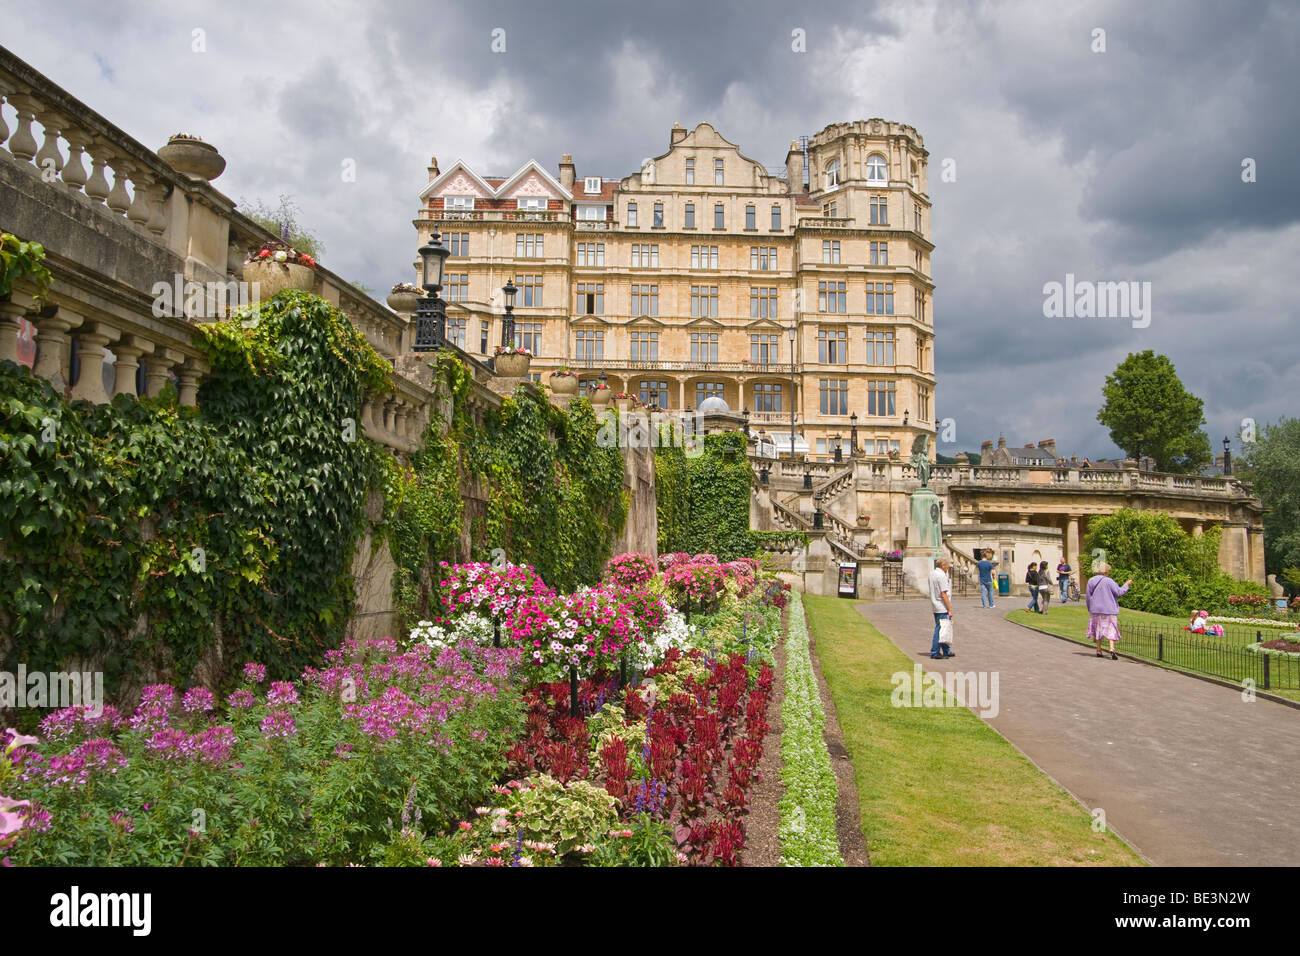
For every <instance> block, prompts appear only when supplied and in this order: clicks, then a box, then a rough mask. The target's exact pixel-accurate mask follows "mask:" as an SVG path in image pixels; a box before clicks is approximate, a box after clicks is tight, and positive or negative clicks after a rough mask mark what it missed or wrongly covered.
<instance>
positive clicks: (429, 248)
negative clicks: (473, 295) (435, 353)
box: [411, 229, 451, 352]
mask: <svg viewBox="0 0 1300 956" xmlns="http://www.w3.org/2000/svg"><path fill="white" fill-rule="evenodd" d="M450 254H451V251H450V250H449V249H448V248H447V247H446V246H444V245H443V244H442V236H440V235H439V234H438V231H437V230H436V229H435V230H434V232H433V235H432V236H430V237H429V242H428V244H427V245H423V246H421V247H420V284H421V285H422V286H424V291H425V292H427V293H428V295H427V296H425V297H424V298H422V299H420V302H419V304H418V305H417V306H416V310H415V345H413V346H412V347H411V350H412V351H414V352H430V351H432V350H434V349H436V348H440V347H442V346H443V345H446V344H447V303H445V302H443V301H442V299H441V298H440V297H439V296H438V291H439V290H440V289H441V288H442V270H443V266H444V265H446V263H447V256H449V255H450Z"/></svg>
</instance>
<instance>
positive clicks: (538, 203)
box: [515, 196, 546, 212]
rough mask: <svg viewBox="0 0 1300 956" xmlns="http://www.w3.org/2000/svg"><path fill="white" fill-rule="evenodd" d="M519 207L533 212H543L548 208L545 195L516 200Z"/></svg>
mask: <svg viewBox="0 0 1300 956" xmlns="http://www.w3.org/2000/svg"><path fill="white" fill-rule="evenodd" d="M515 203H516V207H515V208H517V209H528V210H531V211H533V212H542V211H544V210H545V209H546V197H545V196H528V197H525V198H522V199H516V200H515Z"/></svg>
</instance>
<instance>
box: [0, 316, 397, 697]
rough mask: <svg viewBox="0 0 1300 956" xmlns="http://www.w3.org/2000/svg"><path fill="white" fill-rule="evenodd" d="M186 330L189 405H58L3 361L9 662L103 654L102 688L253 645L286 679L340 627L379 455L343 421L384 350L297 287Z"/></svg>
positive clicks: (186, 676)
mask: <svg viewBox="0 0 1300 956" xmlns="http://www.w3.org/2000/svg"><path fill="white" fill-rule="evenodd" d="M196 341H197V343H198V344H200V345H201V346H202V347H203V348H204V350H205V351H206V353H207V357H208V361H209V363H210V365H211V367H212V375H211V378H210V379H209V380H208V381H207V382H206V383H205V384H204V385H203V387H202V389H201V390H200V393H199V407H198V408H184V407H180V406H179V405H178V404H177V401H176V394H175V391H174V390H173V389H172V388H171V387H168V388H167V389H166V391H165V393H164V394H163V395H162V396H159V397H157V398H143V399H137V398H134V397H131V396H126V395H119V396H116V397H115V398H114V400H113V402H112V403H111V404H104V405H92V404H90V403H87V402H80V401H79V402H72V403H69V402H67V401H66V400H65V399H64V398H63V396H61V395H59V394H58V393H57V392H56V391H55V390H54V389H53V388H52V387H51V386H50V384H49V383H48V382H46V381H45V380H44V379H41V378H37V377H34V376H33V375H32V373H31V371H30V370H28V369H26V368H24V367H21V366H17V365H14V364H12V363H3V364H0V541H2V542H3V546H2V547H0V576H2V578H3V580H4V581H5V583H6V587H4V588H0V657H2V658H3V661H2V664H0V666H3V668H4V669H6V670H10V671H12V670H14V669H15V667H16V665H17V664H18V663H20V662H21V663H23V664H25V665H26V667H27V669H28V670H29V671H35V670H47V671H53V670H64V669H67V668H69V667H71V666H80V667H82V668H83V669H96V670H98V669H102V670H103V671H104V674H105V684H106V689H107V690H108V691H109V692H110V693H112V692H113V691H115V690H118V689H121V688H122V687H123V685H125V686H128V687H129V686H138V685H139V684H140V683H141V682H143V681H147V680H156V679H160V678H166V679H173V680H178V681H187V680H205V681H207V682H209V683H220V682H221V681H222V679H223V678H224V677H225V675H226V672H227V671H228V669H229V667H231V666H233V664H234V663H235V662H239V661H243V660H249V659H254V660H258V661H262V662H263V663H265V664H266V665H267V666H268V669H269V670H270V671H271V672H272V673H274V674H276V675H281V676H289V675H293V674H296V673H298V672H299V671H301V669H302V667H303V666H305V665H306V664H309V663H312V662H314V661H318V660H320V658H321V655H322V653H323V652H324V650H326V649H328V648H330V647H332V646H334V645H335V644H337V643H338V641H339V639H340V638H341V636H342V634H343V629H344V627H345V625H346V623H347V621H348V618H349V616H350V614H351V611H352V606H353V592H352V579H351V577H350V575H349V573H348V571H349V567H350V562H351V559H352V557H353V552H354V550H355V545H356V539H357V537H358V534H359V533H360V531H361V530H362V526H363V523H364V514H363V503H364V500H365V495H366V491H367V489H368V488H369V487H371V486H374V485H376V484H378V483H379V482H380V481H381V480H382V479H383V477H384V475H385V473H386V472H387V471H390V470H391V465H389V464H388V463H389V461H390V459H389V457H388V456H387V455H386V454H385V453H384V452H383V451H382V450H381V449H379V448H378V446H376V445H374V444H373V443H371V442H370V441H368V440H367V439H365V438H364V437H362V436H361V435H360V434H359V426H357V425H356V423H357V422H359V421H360V408H361V403H362V399H363V396H364V394H365V392H366V391H367V390H370V391H376V392H383V391H387V390H389V389H390V384H389V379H388V375H389V372H390V367H389V366H388V363H387V362H386V361H385V360H384V359H383V358H381V357H380V356H379V355H378V354H377V353H376V352H375V351H374V349H372V348H371V347H370V345H369V344H368V343H367V342H366V340H365V338H364V336H363V335H362V334H361V333H360V332H359V331H357V330H356V329H355V328H354V327H353V326H352V325H351V324H350V323H349V322H348V320H347V317H346V316H345V315H343V313H341V312H340V311H339V310H338V309H337V308H335V307H334V306H332V305H330V304H329V303H328V302H326V301H325V300H323V299H320V298H318V297H316V296H312V295H308V294H306V293H299V292H286V293H281V294H279V295H277V296H275V297H274V298H273V299H271V300H270V301H269V302H268V303H264V304H263V306H262V308H261V309H260V311H252V310H246V311H244V312H241V313H238V314H237V315H236V316H235V317H234V318H233V319H232V320H230V321H228V322H220V323H213V324H207V325H200V326H197V327H196ZM349 422H351V423H352V424H351V426H349V424H348V423H349Z"/></svg>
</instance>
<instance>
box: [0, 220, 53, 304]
mask: <svg viewBox="0 0 1300 956" xmlns="http://www.w3.org/2000/svg"><path fill="white" fill-rule="evenodd" d="M44 258H45V248H44V247H43V246H42V245H41V244H40V243H39V242H23V241H22V240H21V239H19V238H18V237H17V236H15V235H13V234H12V233H8V232H0V302H4V301H5V300H7V299H8V298H9V297H10V296H11V295H13V291H14V283H15V282H17V281H18V280H19V279H30V280H31V281H32V282H34V283H35V284H36V287H37V289H38V290H39V291H38V293H37V296H36V297H37V299H44V298H45V293H46V290H48V289H49V287H50V283H51V282H52V281H53V276H51V275H50V270H49V269H47V268H45V266H44V265H42V260H43V259H44Z"/></svg>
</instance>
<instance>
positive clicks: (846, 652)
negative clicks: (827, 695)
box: [804, 595, 1142, 866]
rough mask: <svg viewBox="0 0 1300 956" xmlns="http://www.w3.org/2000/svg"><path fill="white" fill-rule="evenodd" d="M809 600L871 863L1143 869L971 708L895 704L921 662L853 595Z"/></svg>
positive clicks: (1119, 842)
mask: <svg viewBox="0 0 1300 956" xmlns="http://www.w3.org/2000/svg"><path fill="white" fill-rule="evenodd" d="M804 600H805V602H806V606H807V611H808V619H809V621H810V622H811V624H812V629H813V634H814V636H815V638H816V641H817V654H818V656H819V657H820V659H821V662H822V668H823V671H824V674H825V677H826V681H827V683H828V684H829V686H830V689H831V696H832V698H833V699H834V701H835V708H836V710H837V712H838V713H839V719H840V727H841V729H842V730H843V732H844V739H845V743H846V744H847V745H848V749H849V753H850V755H851V756H852V759H853V767H854V772H855V774H856V779H857V786H858V794H859V798H860V802H861V805H862V832H863V835H864V837H865V838H866V841H867V849H868V852H869V853H870V854H871V863H872V865H873V866H954V865H955V866H1054V865H1101V866H1141V865H1142V861H1141V859H1140V858H1139V857H1138V856H1137V854H1136V853H1134V852H1133V850H1132V849H1130V848H1129V847H1128V846H1127V845H1126V844H1125V843H1124V842H1123V841H1122V840H1120V839H1119V838H1118V837H1116V836H1115V835H1114V834H1111V833H1094V832H1093V831H1092V826H1091V823H1092V818H1091V816H1090V815H1089V813H1088V812H1087V811H1086V810H1085V809H1084V808H1083V807H1081V806H1080V805H1079V803H1078V802H1077V801H1076V800H1075V799H1074V798H1073V797H1071V796H1070V795H1069V794H1068V793H1066V792H1065V791H1064V790H1063V789H1061V788H1060V787H1059V786H1057V785H1056V784H1055V783H1053V782H1052V780H1051V779H1049V778H1048V777H1047V776H1046V775H1045V774H1043V773H1042V772H1041V771H1040V770H1039V769H1038V768H1037V767H1035V766H1034V765H1033V763H1031V762H1030V761H1029V760H1028V759H1027V758H1026V757H1025V756H1024V754H1022V753H1020V751H1018V750H1016V749H1015V747H1013V746H1012V745H1011V744H1010V743H1008V742H1007V741H1006V740H1005V739H1004V738H1003V737H1002V736H1001V735H999V734H998V733H997V732H996V731H994V730H993V729H992V728H991V727H989V726H988V725H986V724H985V723H984V722H983V721H982V720H980V718H979V717H977V716H976V715H975V714H973V713H972V712H971V711H969V710H967V709H966V708H965V707H944V708H934V707H917V708H910V707H894V706H892V705H891V703H890V695H891V692H892V691H893V685H892V684H891V681H890V678H891V676H892V675H893V674H895V673H898V672H903V673H906V674H909V675H910V674H911V673H912V663H913V662H912V661H911V660H910V659H909V658H908V657H907V655H905V654H903V652H902V651H900V650H898V648H896V647H894V645H893V644H892V643H890V641H889V639H888V638H887V637H885V636H884V635H883V634H881V633H880V632H879V631H878V630H876V629H875V628H874V627H872V626H871V625H870V624H869V623H868V622H867V621H866V620H865V619H863V617H862V615H861V614H859V613H858V611H857V608H856V607H855V605H854V604H853V602H851V601H845V600H841V599H838V598H824V597H815V596H811V595H805V598H804ZM921 623H922V624H923V625H924V624H925V622H924V621H922V622H921ZM949 699H951V698H949Z"/></svg>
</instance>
